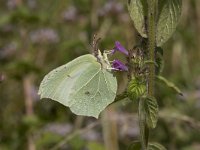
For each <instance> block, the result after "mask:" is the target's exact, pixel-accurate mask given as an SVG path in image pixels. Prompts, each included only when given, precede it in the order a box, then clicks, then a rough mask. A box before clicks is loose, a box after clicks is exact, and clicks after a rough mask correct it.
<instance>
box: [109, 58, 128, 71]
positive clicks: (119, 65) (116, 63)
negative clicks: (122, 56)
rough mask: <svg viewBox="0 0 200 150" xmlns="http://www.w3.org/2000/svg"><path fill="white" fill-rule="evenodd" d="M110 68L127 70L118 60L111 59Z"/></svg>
mask: <svg viewBox="0 0 200 150" xmlns="http://www.w3.org/2000/svg"><path fill="white" fill-rule="evenodd" d="M112 68H114V69H116V70H119V71H128V67H127V66H126V65H125V64H123V63H122V62H121V61H119V60H114V61H113V63H112Z"/></svg>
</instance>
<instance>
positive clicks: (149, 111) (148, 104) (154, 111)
mask: <svg viewBox="0 0 200 150" xmlns="http://www.w3.org/2000/svg"><path fill="white" fill-rule="evenodd" d="M144 107H145V113H146V122H147V125H148V127H149V128H155V127H156V124H157V121H158V104H157V100H156V99H155V98H154V97H147V98H146V99H145V101H144Z"/></svg>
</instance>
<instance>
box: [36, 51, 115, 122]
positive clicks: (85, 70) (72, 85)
mask: <svg viewBox="0 0 200 150" xmlns="http://www.w3.org/2000/svg"><path fill="white" fill-rule="evenodd" d="M116 91H117V80H116V78H115V77H114V76H113V75H112V73H111V72H109V71H107V70H106V68H102V66H101V64H100V63H98V62H97V59H96V58H95V57H94V56H93V55H90V54H88V55H83V56H80V57H78V58H76V59H74V60H73V61H71V62H69V63H67V64H66V65H63V66H61V67H59V68H57V69H54V70H53V71H51V72H50V73H49V74H47V75H46V76H45V78H44V79H43V81H42V82H41V85H40V89H39V94H40V95H41V98H51V99H53V100H56V101H58V102H60V103H61V104H63V105H65V106H68V107H69V108H70V109H71V111H72V112H74V113H75V114H77V115H85V116H93V117H96V118H98V116H99V113H100V112H101V111H102V110H104V109H105V107H106V106H108V105H109V104H110V103H112V102H113V101H114V99H115V96H116Z"/></svg>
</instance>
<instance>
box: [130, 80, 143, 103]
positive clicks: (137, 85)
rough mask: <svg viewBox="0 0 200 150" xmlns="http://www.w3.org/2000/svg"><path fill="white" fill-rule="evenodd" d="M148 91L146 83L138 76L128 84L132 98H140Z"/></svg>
mask: <svg viewBox="0 0 200 150" xmlns="http://www.w3.org/2000/svg"><path fill="white" fill-rule="evenodd" d="M145 92H146V84H145V83H144V82H143V81H141V80H140V79H138V78H134V79H132V80H131V81H130V83H129V85H128V96H129V98H130V99H131V100H135V99H138V98H140V97H141V96H143V95H144V93H145Z"/></svg>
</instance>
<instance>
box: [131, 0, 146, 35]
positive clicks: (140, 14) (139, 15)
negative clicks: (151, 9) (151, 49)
mask: <svg viewBox="0 0 200 150" xmlns="http://www.w3.org/2000/svg"><path fill="white" fill-rule="evenodd" d="M128 10H129V14H130V16H131V18H132V20H133V21H134V25H135V28H136V29H137V31H138V32H139V33H140V35H141V36H142V37H144V38H147V30H146V20H145V17H146V16H147V3H146V1H145V0H128Z"/></svg>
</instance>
